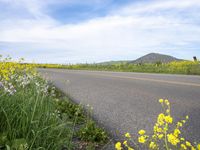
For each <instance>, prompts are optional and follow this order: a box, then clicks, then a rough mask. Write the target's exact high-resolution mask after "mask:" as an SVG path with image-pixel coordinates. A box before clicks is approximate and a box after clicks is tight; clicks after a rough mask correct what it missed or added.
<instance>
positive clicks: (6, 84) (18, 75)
mask: <svg viewBox="0 0 200 150" xmlns="http://www.w3.org/2000/svg"><path fill="white" fill-rule="evenodd" d="M22 61H23V59H21V60H19V61H18V62H13V61H12V59H11V58H10V57H7V58H3V57H2V56H0V96H1V95H4V94H9V95H13V94H15V93H16V92H17V89H25V88H27V87H28V86H29V85H30V84H35V85H36V89H37V92H38V93H40V92H43V93H44V94H52V96H54V91H55V89H54V88H52V89H50V87H49V85H48V83H47V81H44V80H41V79H40V78H39V76H38V74H37V72H36V70H35V66H34V65H33V64H25V63H23V62H22Z"/></svg>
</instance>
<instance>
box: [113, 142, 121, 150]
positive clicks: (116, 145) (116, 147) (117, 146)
mask: <svg viewBox="0 0 200 150" xmlns="http://www.w3.org/2000/svg"><path fill="white" fill-rule="evenodd" d="M115 149H116V150H122V144H121V143H120V142H117V143H116V144H115Z"/></svg>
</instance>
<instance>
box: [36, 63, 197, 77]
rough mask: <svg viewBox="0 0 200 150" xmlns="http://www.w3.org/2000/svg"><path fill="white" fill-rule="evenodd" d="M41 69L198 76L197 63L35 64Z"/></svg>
mask: <svg viewBox="0 0 200 150" xmlns="http://www.w3.org/2000/svg"><path fill="white" fill-rule="evenodd" d="M37 67H41V68H63V69H75V70H76V69H77V70H78V69H80V70H81V69H82V70H102V71H121V72H146V73H169V74H190V75H200V62H199V61H174V62H170V63H161V62H156V63H152V64H143V63H140V64H132V63H118V64H111V65H103V64H76V65H59V64H37Z"/></svg>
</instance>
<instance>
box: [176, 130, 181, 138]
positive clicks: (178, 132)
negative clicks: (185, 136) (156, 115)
mask: <svg viewBox="0 0 200 150" xmlns="http://www.w3.org/2000/svg"><path fill="white" fill-rule="evenodd" d="M179 134H181V131H180V130H179V129H175V130H174V136H176V137H178V136H179Z"/></svg>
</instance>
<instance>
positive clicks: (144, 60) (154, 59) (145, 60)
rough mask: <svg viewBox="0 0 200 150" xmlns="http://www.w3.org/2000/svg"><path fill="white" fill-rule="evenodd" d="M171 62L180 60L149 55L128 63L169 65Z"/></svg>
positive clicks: (153, 54) (166, 56) (157, 54)
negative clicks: (160, 63)
mask: <svg viewBox="0 0 200 150" xmlns="http://www.w3.org/2000/svg"><path fill="white" fill-rule="evenodd" d="M172 61H181V59H178V58H175V57H173V56H169V55H164V54H159V53H150V54H147V55H145V56H142V57H140V58H138V59H136V60H134V61H130V63H134V64H139V63H156V62H162V63H169V62H172Z"/></svg>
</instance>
